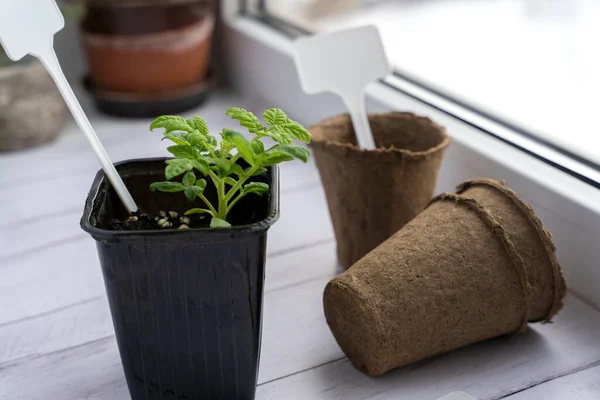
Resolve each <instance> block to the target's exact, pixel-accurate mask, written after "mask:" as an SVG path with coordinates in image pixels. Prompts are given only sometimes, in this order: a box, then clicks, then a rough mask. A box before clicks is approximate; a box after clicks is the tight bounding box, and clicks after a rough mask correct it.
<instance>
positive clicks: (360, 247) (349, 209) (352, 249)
mask: <svg viewBox="0 0 600 400" xmlns="http://www.w3.org/2000/svg"><path fill="white" fill-rule="evenodd" d="M369 123H370V125H371V129H372V131H373V138H374V139H375V144H376V145H377V148H376V149H374V150H362V149H360V148H358V146H357V145H356V136H355V134H354V129H353V127H352V121H351V120H350V117H349V116H348V115H341V116H338V117H333V118H329V119H327V120H325V121H322V122H320V123H319V124H317V125H315V126H313V127H312V128H311V129H310V131H311V133H312V143H311V147H312V148H313V153H314V156H315V161H316V163H317V167H318V168H319V174H320V176H321V181H322V182H323V187H324V188H325V195H326V197H327V204H328V206H329V213H330V215H331V220H332V223H333V229H334V231H335V237H336V241H337V254H338V259H339V262H340V264H341V265H342V266H343V267H344V268H348V267H350V266H351V265H352V264H354V263H355V262H356V261H358V260H359V259H360V258H362V257H363V256H364V255H366V254H367V253H368V252H370V251H371V250H373V249H374V248H375V247H377V246H378V245H379V244H381V243H382V242H383V241H385V240H386V239H387V238H389V237H390V236H392V235H393V234H394V233H396V232H397V231H398V230H399V229H400V228H402V227H403V226H404V225H405V224H406V223H407V222H408V221H410V220H411V219H413V218H414V217H415V216H416V215H417V214H418V213H420V212H421V211H423V209H424V208H425V207H426V206H427V203H428V202H429V201H430V200H431V198H432V196H433V190H434V188H435V183H436V180H437V175H438V171H439V169H440V165H441V163H442V158H443V157H444V151H445V150H446V147H448V145H449V144H450V138H449V137H448V135H447V134H446V130H445V129H444V128H443V127H441V126H439V125H437V124H436V123H434V122H432V121H431V120H429V119H428V118H425V117H420V116H418V115H414V114H411V113H400V112H388V113H384V114H371V115H369Z"/></svg>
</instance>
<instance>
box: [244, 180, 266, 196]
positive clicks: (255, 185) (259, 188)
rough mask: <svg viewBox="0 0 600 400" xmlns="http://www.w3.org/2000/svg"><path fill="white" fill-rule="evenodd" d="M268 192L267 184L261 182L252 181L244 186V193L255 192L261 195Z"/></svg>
mask: <svg viewBox="0 0 600 400" xmlns="http://www.w3.org/2000/svg"><path fill="white" fill-rule="evenodd" d="M268 192H269V185H267V184H266V183H262V182H252V183H249V184H247V185H245V186H244V194H248V193H256V194H259V195H261V196H262V195H263V194H265V193H268Z"/></svg>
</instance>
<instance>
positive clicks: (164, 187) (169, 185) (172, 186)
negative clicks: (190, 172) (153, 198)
mask: <svg viewBox="0 0 600 400" xmlns="http://www.w3.org/2000/svg"><path fill="white" fill-rule="evenodd" d="M150 190H151V191H153V192H155V191H157V190H158V191H159V192H167V193H177V192H182V191H184V190H185V186H183V185H182V184H181V183H179V182H154V183H153V184H151V185H150Z"/></svg>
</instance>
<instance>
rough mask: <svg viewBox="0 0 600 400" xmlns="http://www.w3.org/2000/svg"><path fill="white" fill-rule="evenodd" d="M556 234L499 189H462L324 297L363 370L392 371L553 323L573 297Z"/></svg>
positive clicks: (479, 183)
mask: <svg viewBox="0 0 600 400" xmlns="http://www.w3.org/2000/svg"><path fill="white" fill-rule="evenodd" d="M555 250H556V249H555V247H554V244H553V243H552V239H551V236H550V233H549V232H548V231H547V230H546V229H545V228H544V226H543V225H542V223H541V221H540V220H539V219H538V218H537V217H536V215H535V213H534V211H533V209H532V208H531V207H530V206H529V205H528V204H526V203H525V202H523V201H522V200H521V199H520V198H519V197H518V196H517V194H516V193H515V192H513V191H512V190H510V189H509V188H507V187H506V186H505V185H503V184H502V183H500V182H496V181H492V180H488V179H482V180H475V181H468V182H465V183H463V184H462V185H461V186H460V187H459V188H458V192H457V193H447V194H442V195H440V196H438V197H437V198H436V199H435V200H434V201H433V202H432V203H431V204H430V205H429V207H428V208H427V209H426V210H425V211H423V212H422V213H421V214H419V215H418V216H417V217H416V218H415V219H413V220H412V221H411V222H409V223H408V224H407V225H406V226H405V227H404V228H402V229H401V230H400V231H399V232H398V233H396V234H395V235H394V236H392V237H391V238H390V239H388V240H387V241H385V242H384V243H383V244H381V246H379V247H377V248H376V249H375V250H373V251H372V252H371V253H369V254H368V255H367V256H365V257H364V258H363V259H361V260H360V261H358V262H357V263H356V264H354V265H353V266H352V267H351V268H350V269H348V270H347V271H346V272H344V273H343V274H341V275H339V276H337V277H335V278H333V279H332V280H331V281H330V282H329V284H328V285H327V287H326V289H325V294H324V307H325V315H326V319H327V323H328V324H329V327H330V328H331V331H332V332H333V335H334V336H335V338H336V340H337V342H338V344H339V345H340V347H341V348H342V350H343V351H344V353H346V355H347V356H348V358H349V359H350V360H351V361H352V363H353V364H354V366H355V367H356V368H358V369H359V370H361V371H363V372H365V373H367V374H369V375H372V376H376V375H381V374H383V373H385V372H386V371H389V370H390V369H393V368H397V367H400V366H403V365H406V364H409V363H412V362H416V361H420V360H422V359H425V358H427V357H430V356H434V355H437V354H441V353H445V352H448V351H450V350H454V349H458V348H460V347H464V346H467V345H469V344H472V343H476V342H480V341H482V340H486V339H491V338H494V337H497V336H501V335H508V334H514V333H520V332H523V331H524V330H525V329H526V328H527V323H528V322H538V321H542V322H549V321H550V320H551V319H552V317H553V316H554V315H556V313H557V312H558V311H559V310H560V308H561V306H562V303H563V298H564V295H565V292H566V283H565V280H564V278H563V275H562V270H561V268H560V266H559V264H558V261H557V260H556V256H555Z"/></svg>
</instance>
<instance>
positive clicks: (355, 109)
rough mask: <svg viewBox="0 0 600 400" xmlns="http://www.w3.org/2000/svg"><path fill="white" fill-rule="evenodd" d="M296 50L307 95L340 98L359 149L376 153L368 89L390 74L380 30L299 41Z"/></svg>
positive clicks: (364, 29)
mask: <svg viewBox="0 0 600 400" xmlns="http://www.w3.org/2000/svg"><path fill="white" fill-rule="evenodd" d="M294 48H295V49H294V50H295V52H294V58H295V61H296V66H297V68H298V74H299V76H300V83H301V84H302V88H303V89H304V91H305V92H306V93H308V94H316V93H321V92H333V93H335V94H337V95H339V96H341V97H342V99H343V100H344V103H345V104H346V107H348V110H349V112H350V116H351V118H352V124H353V125H354V130H355V132H356V137H357V141H358V144H359V146H360V147H361V148H362V149H368V150H371V149H374V148H375V141H374V140H373V134H372V132H371V127H370V126H369V121H368V118H367V111H366V107H365V94H364V93H365V87H366V86H367V85H368V84H370V83H373V82H375V81H377V80H378V79H381V78H384V77H385V76H387V75H388V74H389V73H390V72H391V68H390V64H389V62H388V59H387V56H386V54H385V50H384V47H383V43H382V41H381V35H380V34H379V31H378V30H377V28H376V27H374V26H363V27H359V28H353V29H348V30H342V31H336V32H332V33H323V34H318V35H314V36H309V37H306V38H300V39H298V40H296V42H295V44H294Z"/></svg>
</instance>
